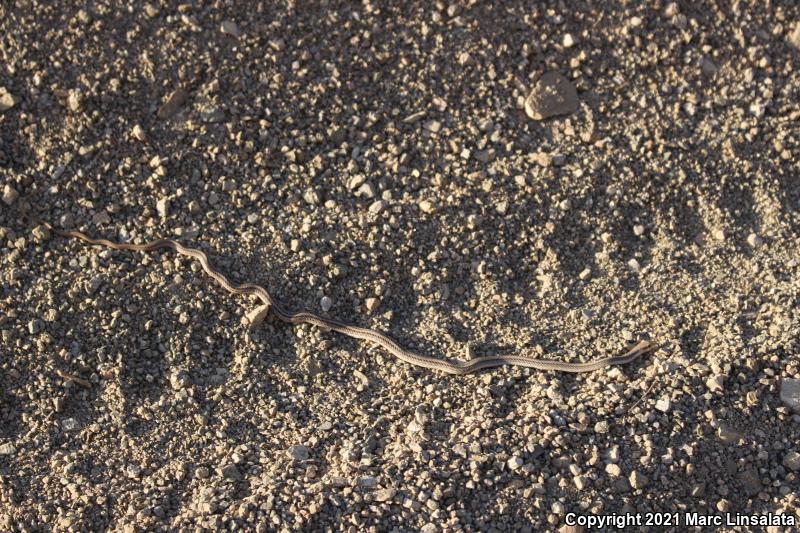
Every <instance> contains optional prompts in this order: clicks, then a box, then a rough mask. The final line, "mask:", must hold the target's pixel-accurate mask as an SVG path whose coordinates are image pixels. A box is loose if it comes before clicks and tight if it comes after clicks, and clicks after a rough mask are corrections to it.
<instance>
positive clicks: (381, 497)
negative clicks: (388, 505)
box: [375, 488, 397, 502]
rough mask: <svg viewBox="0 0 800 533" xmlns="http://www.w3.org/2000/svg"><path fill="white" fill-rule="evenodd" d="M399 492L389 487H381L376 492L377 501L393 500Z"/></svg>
mask: <svg viewBox="0 0 800 533" xmlns="http://www.w3.org/2000/svg"><path fill="white" fill-rule="evenodd" d="M396 494H397V490H396V489H392V488H388V489H380V490H378V491H377V492H375V501H377V502H388V501H392V500H393V499H394V497H395V495H396Z"/></svg>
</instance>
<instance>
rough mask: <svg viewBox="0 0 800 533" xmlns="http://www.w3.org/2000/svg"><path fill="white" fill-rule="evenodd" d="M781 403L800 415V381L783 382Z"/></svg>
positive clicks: (787, 380)
mask: <svg viewBox="0 0 800 533" xmlns="http://www.w3.org/2000/svg"><path fill="white" fill-rule="evenodd" d="M781 401H782V402H783V403H785V404H786V405H787V406H789V407H790V408H792V409H794V410H795V411H796V412H798V413H800V379H792V378H783V379H782V380H781Z"/></svg>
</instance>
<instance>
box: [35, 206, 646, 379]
mask: <svg viewBox="0 0 800 533" xmlns="http://www.w3.org/2000/svg"><path fill="white" fill-rule="evenodd" d="M37 222H38V223H39V224H41V225H42V226H44V227H46V228H47V229H48V230H50V231H51V232H53V233H55V234H57V235H61V236H62V237H68V238H73V239H79V240H81V241H83V242H85V243H88V244H93V245H98V246H104V247H106V248H110V249H112V250H128V251H131V252H151V251H153V250H159V249H162V248H171V249H172V250H175V251H176V252H178V253H179V254H182V255H185V256H188V257H191V258H193V259H195V260H197V262H198V263H200V266H201V267H202V268H203V270H204V271H205V272H206V274H208V275H209V276H211V277H212V278H213V279H214V281H216V282H217V283H218V284H219V285H220V286H221V287H222V288H224V289H225V290H227V291H228V292H230V293H232V294H237V295H242V296H257V297H258V298H259V299H260V300H261V301H262V302H263V303H264V304H266V305H269V311H270V312H271V313H272V314H273V315H274V316H275V317H277V318H278V319H280V320H282V321H283V322H287V323H289V324H312V325H314V326H317V327H320V328H323V329H326V330H332V331H336V332H338V333H342V334H344V335H347V336H349V337H353V338H356V339H362V340H365V341H369V342H372V343H374V344H377V345H378V346H380V347H381V348H383V349H384V350H386V351H387V352H389V353H390V354H392V355H394V356H395V357H397V358H398V359H400V360H401V361H405V362H406V363H409V364H412V365H416V366H420V367H423V368H427V369H431V370H439V371H441V372H445V373H447V374H454V375H463V374H470V373H473V372H477V371H479V370H483V369H486V368H493V367H497V366H502V365H516V366H521V367H528V368H535V369H538V370H556V371H560V372H571V373H580V372H592V371H594V370H599V369H601V368H605V367H608V366H611V365H623V364H626V363H630V362H632V361H634V360H635V359H637V358H639V357H640V356H642V355H644V354H646V353H648V352H651V351H653V350H655V349H656V347H657V346H656V345H655V344H653V343H652V342H649V341H641V342H639V343H638V344H636V345H635V346H633V347H632V348H631V349H630V350H628V351H627V352H626V353H624V354H622V355H619V356H616V357H606V358H603V359H595V360H593V361H588V362H586V363H566V362H562V361H551V360H545V359H533V358H530V357H524V356H519V355H495V356H486V357H476V358H473V359H471V360H469V361H453V360H444V359H437V358H433V357H427V356H424V355H420V354H417V353H414V352H411V351H409V350H406V349H404V348H402V347H401V346H400V345H399V344H397V343H396V342H395V341H393V340H392V339H391V338H389V337H388V336H386V335H384V334H383V333H380V332H378V331H375V330H373V329H369V328H362V327H359V326H354V325H351V324H346V323H344V322H340V321H339V320H334V319H331V318H325V317H322V316H319V315H317V314H315V313H312V312H309V311H298V312H292V311H290V310H288V309H286V308H285V307H284V306H283V305H282V304H281V303H280V302H279V301H277V300H276V299H275V298H273V297H272V295H271V294H270V293H269V291H267V290H266V289H265V288H264V287H262V286H260V285H255V284H252V283H243V284H241V285H234V284H233V283H231V282H230V281H229V280H228V278H227V277H225V275H224V274H223V273H221V272H220V271H218V270H216V269H215V268H214V267H213V266H212V265H211V263H210V262H209V260H208V257H207V256H206V254H205V253H204V252H203V251H202V250H198V249H197V248H189V247H187V246H184V245H182V244H181V243H179V242H177V241H174V240H172V239H157V240H154V241H150V242H147V243H145V244H127V243H118V242H112V241H109V240H107V239H96V238H92V237H89V236H88V235H86V234H85V233H81V232H80V231H76V230H69V231H66V230H61V229H58V228H55V227H53V226H52V225H50V224H49V223H47V222H45V221H42V220H38V221H37Z"/></svg>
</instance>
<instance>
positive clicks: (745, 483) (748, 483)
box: [739, 468, 763, 496]
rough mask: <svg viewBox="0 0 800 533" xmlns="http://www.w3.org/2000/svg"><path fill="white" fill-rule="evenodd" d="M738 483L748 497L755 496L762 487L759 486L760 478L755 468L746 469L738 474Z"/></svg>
mask: <svg viewBox="0 0 800 533" xmlns="http://www.w3.org/2000/svg"><path fill="white" fill-rule="evenodd" d="M739 482H740V483H741V484H742V488H743V489H744V492H745V494H747V495H748V496H755V495H756V494H758V493H759V492H761V489H762V488H763V486H762V485H761V478H760V477H759V476H758V472H757V471H756V470H755V468H748V469H747V470H745V471H744V472H740V473H739Z"/></svg>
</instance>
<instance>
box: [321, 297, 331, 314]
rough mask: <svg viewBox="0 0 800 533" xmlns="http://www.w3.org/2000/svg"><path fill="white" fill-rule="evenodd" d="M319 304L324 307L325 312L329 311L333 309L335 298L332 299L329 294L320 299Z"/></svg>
mask: <svg viewBox="0 0 800 533" xmlns="http://www.w3.org/2000/svg"><path fill="white" fill-rule="evenodd" d="M319 306H320V307H321V308H322V311H323V312H324V313H327V312H328V311H330V310H331V307H332V306H333V300H331V299H330V298H329V297H328V296H323V297H322V299H321V300H320V301H319Z"/></svg>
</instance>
